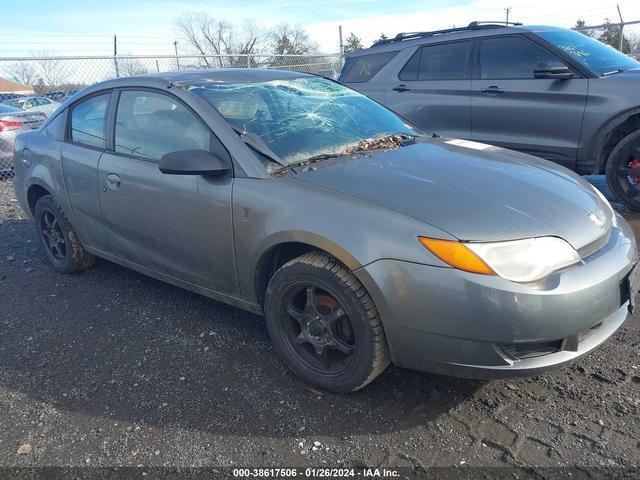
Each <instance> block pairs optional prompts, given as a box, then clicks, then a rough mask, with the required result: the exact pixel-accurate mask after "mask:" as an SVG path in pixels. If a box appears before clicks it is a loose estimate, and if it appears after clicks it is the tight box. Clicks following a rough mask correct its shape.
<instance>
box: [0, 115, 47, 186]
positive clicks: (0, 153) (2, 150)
mask: <svg viewBox="0 0 640 480" xmlns="http://www.w3.org/2000/svg"><path fill="white" fill-rule="evenodd" d="M45 118H47V116H46V115H45V114H44V113H41V112H24V111H22V110H20V109H19V108H15V107H11V106H9V105H6V104H4V103H0V180H4V179H5V178H9V177H11V175H12V173H13V166H12V162H11V159H12V157H13V144H14V142H15V139H16V135H17V134H18V132H19V131H20V130H21V129H23V128H36V127H38V126H40V125H41V124H42V122H43V121H44V120H45Z"/></svg>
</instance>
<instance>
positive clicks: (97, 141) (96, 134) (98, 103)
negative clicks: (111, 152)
mask: <svg viewBox="0 0 640 480" xmlns="http://www.w3.org/2000/svg"><path fill="white" fill-rule="evenodd" d="M110 96H111V94H110V93H106V94H103V95H98V96H95V97H91V98H89V99H88V100H85V101H84V102H82V103H79V104H77V105H76V106H75V107H73V110H72V111H71V140H72V141H73V142H76V143H82V144H84V145H90V146H92V147H99V148H104V147H105V126H106V120H105V117H106V115H107V105H109V97H110Z"/></svg>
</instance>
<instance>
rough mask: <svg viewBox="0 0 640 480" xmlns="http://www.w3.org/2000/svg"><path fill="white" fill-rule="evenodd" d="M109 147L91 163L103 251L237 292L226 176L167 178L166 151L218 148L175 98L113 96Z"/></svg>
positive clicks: (141, 93) (145, 93)
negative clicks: (94, 165)
mask: <svg viewBox="0 0 640 480" xmlns="http://www.w3.org/2000/svg"><path fill="white" fill-rule="evenodd" d="M115 95H116V98H114V100H113V102H114V103H116V104H117V108H116V109H115V112H114V114H113V115H112V120H111V121H110V124H112V125H113V127H114V128H113V130H111V131H113V139H112V142H113V144H112V148H110V151H108V152H105V153H104V154H103V155H102V156H101V158H100V162H99V165H98V186H99V199H100V207H101V211H102V217H103V222H104V224H105V226H106V228H107V230H108V232H109V235H108V245H107V252H108V253H110V254H112V255H114V256H116V257H118V258H120V259H123V260H127V261H129V262H133V263H135V264H137V265H139V266H142V267H145V268H148V269H151V270H153V271H156V272H160V273H163V274H165V275H169V276H171V277H174V278H177V279H180V280H182V281H186V282H189V283H192V284H195V285H198V286H203V287H206V288H209V289H212V290H215V291H217V292H221V293H226V294H237V292H238V286H237V278H236V272H235V254H234V247H233V233H232V222H231V187H232V184H233V176H232V175H227V176H224V177H216V178H209V177H203V176H200V175H171V174H163V173H162V172H160V170H159V161H160V159H161V157H162V156H163V155H164V154H166V153H171V152H176V151H183V150H207V151H212V152H213V153H215V154H217V155H218V156H220V157H223V158H225V160H227V161H228V162H229V163H231V159H230V157H229V154H228V153H227V151H226V150H225V148H224V146H223V145H222V144H221V143H220V141H219V140H218V139H217V138H216V137H215V135H214V134H213V133H212V132H211V131H210V130H209V128H208V127H207V126H206V125H205V124H204V123H203V122H202V120H201V119H200V118H199V117H197V115H196V114H195V113H194V112H193V111H192V110H190V109H189V108H188V107H187V106H186V105H185V104H184V103H182V102H181V101H180V100H178V99H177V98H176V97H174V96H172V95H169V94H166V93H164V92H160V91H157V90H134V89H125V90H121V91H117V93H116V94H115Z"/></svg>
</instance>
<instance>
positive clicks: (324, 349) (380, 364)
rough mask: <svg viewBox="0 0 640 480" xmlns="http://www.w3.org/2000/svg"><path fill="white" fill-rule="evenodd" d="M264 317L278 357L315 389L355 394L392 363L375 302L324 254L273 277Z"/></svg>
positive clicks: (307, 256)
mask: <svg viewBox="0 0 640 480" xmlns="http://www.w3.org/2000/svg"><path fill="white" fill-rule="evenodd" d="M265 317H266V320H267V328H268V329H269V335H270V336H271V339H272V340H273V343H274V345H275V347H276V350H277V351H278V353H279V354H280V355H281V356H282V358H283V359H284V360H285V362H286V363H287V365H288V366H289V367H290V368H291V369H292V370H293V371H294V372H295V373H296V374H298V375H299V376H300V377H301V378H302V379H303V380H305V381H306V382H307V383H309V384H311V385H315V386H317V387H320V388H322V389H324V390H329V391H333V392H351V391H354V390H357V389H359V388H362V387H364V386H365V385H366V384H368V383H369V382H371V381H372V380H373V379H374V378H376V377H377V376H378V375H380V373H382V372H383V371H384V369H385V368H386V367H387V366H388V365H389V350H388V348H387V343H386V339H385V335H384V330H383V328H382V322H381V321H380V316H379V315H378V311H377V309H376V307H375V305H374V303H373V300H372V299H371V297H370V296H369V294H368V293H367V291H366V290H365V288H364V287H363V286H362V284H361V283H360V282H359V281H358V279H357V278H356V277H355V276H354V275H353V273H351V271H350V270H349V269H347V268H346V267H345V266H344V265H342V264H341V263H340V262H339V261H338V260H336V259H335V258H333V257H331V256H329V255H327V254H325V253H322V252H311V253H307V254H304V255H302V256H300V257H298V258H295V259H293V260H291V261H289V262H288V263H286V264H285V265H283V266H282V267H281V268H280V269H279V270H278V271H277V272H276V273H275V274H274V275H273V277H272V278H271V281H270V282H269V286H268V287H267V295H266V299H265Z"/></svg>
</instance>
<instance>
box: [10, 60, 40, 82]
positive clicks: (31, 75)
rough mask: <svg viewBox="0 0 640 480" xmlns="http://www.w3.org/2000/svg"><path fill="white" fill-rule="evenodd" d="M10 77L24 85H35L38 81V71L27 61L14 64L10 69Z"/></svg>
mask: <svg viewBox="0 0 640 480" xmlns="http://www.w3.org/2000/svg"><path fill="white" fill-rule="evenodd" d="M9 77H10V78H11V79H12V80H14V81H16V82H18V83H21V84H23V85H33V84H34V83H36V82H37V81H38V74H37V73H36V69H35V68H34V67H33V65H32V63H31V62H29V61H27V60H23V61H20V62H15V63H13V64H12V65H11V66H10V67H9Z"/></svg>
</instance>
